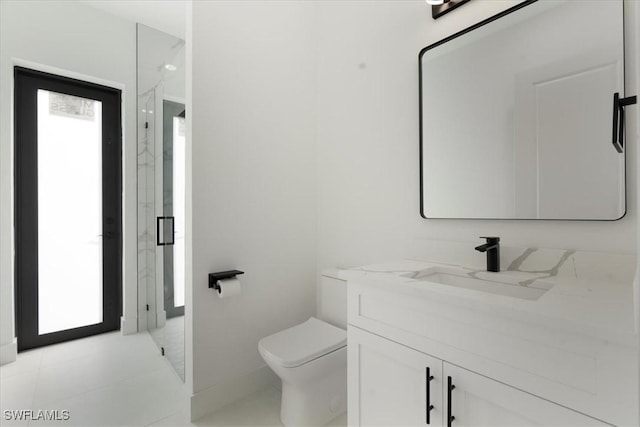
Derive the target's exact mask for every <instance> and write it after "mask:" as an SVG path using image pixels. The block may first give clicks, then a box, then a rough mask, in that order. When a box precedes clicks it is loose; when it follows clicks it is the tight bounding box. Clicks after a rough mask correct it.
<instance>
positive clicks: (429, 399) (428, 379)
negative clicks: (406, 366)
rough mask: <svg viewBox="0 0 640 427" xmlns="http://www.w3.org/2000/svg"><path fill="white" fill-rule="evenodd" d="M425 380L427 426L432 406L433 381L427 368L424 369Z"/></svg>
mask: <svg viewBox="0 0 640 427" xmlns="http://www.w3.org/2000/svg"><path fill="white" fill-rule="evenodd" d="M426 379H427V385H426V387H427V390H426V392H427V399H426V409H427V424H431V410H432V409H433V405H432V404H431V380H432V379H433V375H431V369H430V368H429V367H427V368H426Z"/></svg>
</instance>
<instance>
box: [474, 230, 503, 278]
mask: <svg viewBox="0 0 640 427" xmlns="http://www.w3.org/2000/svg"><path fill="white" fill-rule="evenodd" d="M480 238H481V239H487V243H485V244H484V245H480V246H476V251H480V252H486V253H487V271H495V272H496V273H497V272H498V271H500V238H499V237H480Z"/></svg>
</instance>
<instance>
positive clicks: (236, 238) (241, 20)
mask: <svg viewBox="0 0 640 427" xmlns="http://www.w3.org/2000/svg"><path fill="white" fill-rule="evenodd" d="M192 7H193V12H192V21H193V23H192V28H191V32H192V37H191V40H188V42H187V43H188V44H187V52H189V48H191V49H192V51H191V52H190V53H191V57H192V61H193V63H192V67H193V75H192V77H193V81H192V85H193V94H192V97H191V99H190V101H191V105H192V110H191V111H190V112H188V114H187V117H190V118H191V120H192V135H191V140H192V147H191V149H192V159H191V161H192V176H191V180H192V200H193V204H192V229H191V234H192V250H193V253H192V262H193V271H192V273H193V278H192V288H191V292H192V296H191V298H192V310H193V313H192V316H193V337H192V338H191V337H189V336H187V340H188V341H190V340H191V339H192V341H193V391H194V393H195V394H196V396H195V397H194V399H193V400H192V417H198V416H199V415H201V414H202V413H203V412H206V411H210V410H212V409H215V407H216V406H219V405H220V404H221V403H224V402H225V401H230V400H233V397H232V396H231V395H235V397H238V396H240V395H242V394H244V393H246V392H248V391H250V389H251V388H252V387H257V386H259V385H258V384H260V383H261V380H260V379H261V378H262V379H264V378H266V377H268V376H269V375H271V374H269V373H268V368H266V367H265V364H264V362H263V360H262V358H261V357H260V355H259V353H258V341H259V339H260V338H262V337H264V336H266V335H269V334H271V333H274V332H276V331H279V330H281V329H283V328H286V327H289V326H292V325H294V324H295V323H299V322H301V321H304V320H306V319H307V318H308V317H309V316H310V315H312V314H313V313H314V308H315V273H316V221H317V219H316V160H315V159H316V157H315V156H316V152H315V139H314V136H315V34H314V16H315V15H314V11H315V5H314V4H313V3H312V2H288V1H270V2H263V1H242V2H237V1H216V2H193V6H192ZM187 34H188V35H189V31H188V33H187ZM187 102H188V103H189V99H188V101H187ZM187 230H189V228H187ZM229 269H239V270H242V271H245V274H244V275H243V276H240V278H241V281H242V285H243V293H242V295H241V296H239V297H235V298H232V299H227V300H221V299H218V297H217V295H216V293H215V291H213V290H211V289H208V288H207V275H208V273H211V272H215V271H222V270H229ZM188 286H189V285H188ZM187 294H188V295H189V292H188V293H187ZM187 304H189V302H188V303H187ZM187 321H189V313H187ZM188 377H189V374H187V378H188ZM243 378H244V379H247V381H246V382H244V381H243ZM188 382H189V381H188V380H187V383H188ZM240 383H242V384H246V387H245V388H244V389H243V390H240V388H243V387H241V386H239V384H240ZM194 402H195V403H194Z"/></svg>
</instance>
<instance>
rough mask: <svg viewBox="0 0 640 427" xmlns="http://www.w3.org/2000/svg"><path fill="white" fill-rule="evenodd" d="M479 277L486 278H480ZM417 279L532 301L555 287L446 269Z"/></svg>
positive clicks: (426, 272)
mask: <svg viewBox="0 0 640 427" xmlns="http://www.w3.org/2000/svg"><path fill="white" fill-rule="evenodd" d="M479 275H482V276H484V277H482V278H480V277H478V276H479ZM415 279H416V280H421V281H424V282H432V283H439V284H441V285H448V286H454V287H456V288H464V289H471V290H474V291H480V292H487V293H490V294H496V295H503V296H508V297H513V298H520V299H526V300H532V301H535V300H537V299H538V298H540V297H541V296H542V295H544V294H545V292H547V291H548V290H549V289H551V287H553V285H552V284H550V283H547V282H544V281H539V280H536V281H535V282H534V283H532V284H530V285H526V286H525V285H523V284H521V282H523V281H525V280H526V279H523V278H515V277H512V276H508V275H506V274H503V273H488V272H477V271H476V272H474V271H470V270H462V269H456V268H444V267H431V268H428V269H426V270H423V271H421V272H420V273H418V274H417V275H416V277H415Z"/></svg>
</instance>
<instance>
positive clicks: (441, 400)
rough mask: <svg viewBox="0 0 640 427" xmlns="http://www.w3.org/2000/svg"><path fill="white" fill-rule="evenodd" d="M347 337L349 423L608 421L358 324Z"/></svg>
mask: <svg viewBox="0 0 640 427" xmlns="http://www.w3.org/2000/svg"><path fill="white" fill-rule="evenodd" d="M348 337H349V347H348V352H349V356H348V360H349V370H348V371H349V412H348V413H349V425H350V426H376V425H377V426H425V425H429V426H455V427H458V426H581V427H583V426H604V425H608V424H604V423H602V422H600V421H598V420H596V419H594V418H591V417H588V416H585V415H583V414H580V413H578V412H575V411H572V410H570V409H567V408H564V407H562V406H560V405H556V404H554V403H551V402H549V401H547V400H544V399H541V398H539V397H536V396H534V395H532V394H529V393H525V392H523V391H521V390H518V389H516V388H514V387H511V386H508V385H506V384H503V383H500V382H498V381H494V380H492V379H489V378H487V377H485V376H482V375H479V374H476V373H474V372H471V371H469V370H466V369H463V368H461V367H458V366H455V365H452V364H450V363H447V362H445V361H443V360H440V359H437V358H435V357H432V356H429V355H426V354H424V353H422V352H420V351H417V350H414V349H411V348H409V347H406V346H404V345H401V344H398V343H395V342H393V341H390V340H388V339H386V338H383V337H380V336H378V335H375V334H372V333H369V332H366V331H364V330H361V329H359V328H356V327H353V326H350V327H349V330H348ZM450 384H451V385H452V387H451V390H449V387H450ZM450 416H451V417H452V419H451V420H450V421H449V420H448V418H449V417H450Z"/></svg>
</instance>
